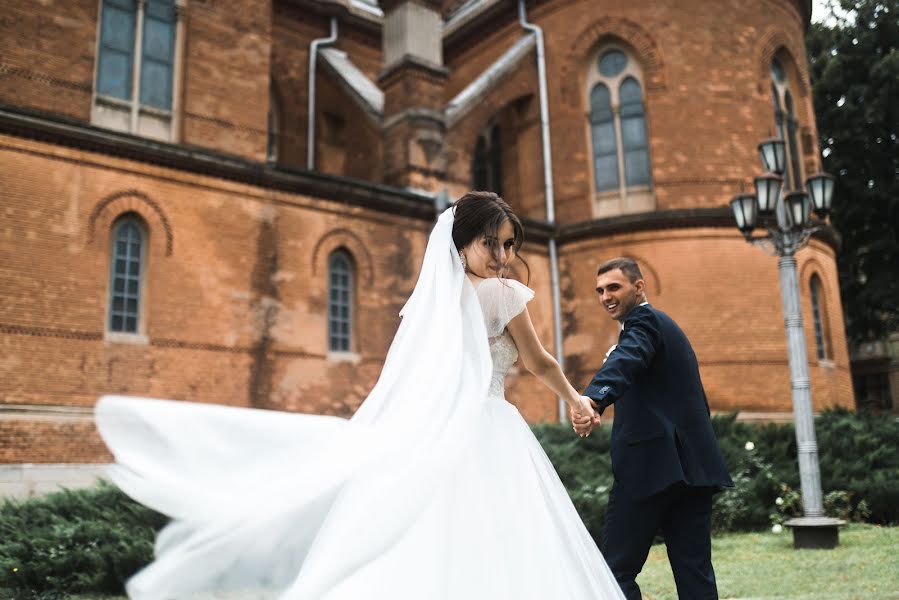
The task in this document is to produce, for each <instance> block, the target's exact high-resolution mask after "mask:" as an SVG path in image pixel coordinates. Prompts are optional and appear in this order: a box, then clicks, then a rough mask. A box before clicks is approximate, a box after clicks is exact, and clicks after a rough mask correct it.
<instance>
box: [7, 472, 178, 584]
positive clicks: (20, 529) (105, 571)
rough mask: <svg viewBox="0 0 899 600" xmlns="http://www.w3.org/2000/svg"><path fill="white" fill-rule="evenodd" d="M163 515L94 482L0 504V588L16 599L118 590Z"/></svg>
mask: <svg viewBox="0 0 899 600" xmlns="http://www.w3.org/2000/svg"><path fill="white" fill-rule="evenodd" d="M165 523H166V519H165V517H163V516H162V515H159V514H158V513H155V512H153V511H151V510H149V509H147V508H145V507H143V506H141V505H139V504H137V503H135V502H134V501H133V500H131V499H129V498H128V497H127V496H125V495H124V494H123V493H122V492H120V491H119V490H118V489H116V488H115V487H113V486H111V485H109V484H106V483H102V484H100V485H99V486H98V487H96V488H92V489H88V490H63V491H60V492H56V493H53V494H49V495H47V496H43V497H40V498H35V499H32V500H28V501H23V502H18V501H10V500H6V501H4V503H3V505H2V506H0V590H2V591H4V592H6V593H10V594H14V595H15V597H16V598H20V599H23V600H24V599H31V598H34V599H37V598H41V599H46V600H50V599H53V598H65V597H68V596H67V595H66V594H68V593H78V592H101V593H121V592H122V591H123V583H124V581H125V580H127V579H128V577H129V576H130V575H132V574H133V573H134V572H136V571H137V570H138V569H140V568H141V567H142V566H144V565H146V564H148V563H149V562H150V560H151V559H152V556H153V540H154V537H155V533H156V531H157V530H158V529H160V528H161V527H162V526H163V525H164V524H165Z"/></svg>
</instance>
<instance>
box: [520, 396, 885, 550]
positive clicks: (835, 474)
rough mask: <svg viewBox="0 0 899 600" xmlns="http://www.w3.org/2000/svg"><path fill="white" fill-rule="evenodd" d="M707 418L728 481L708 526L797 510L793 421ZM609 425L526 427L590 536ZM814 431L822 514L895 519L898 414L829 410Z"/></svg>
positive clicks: (607, 479) (601, 505)
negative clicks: (583, 433)
mask: <svg viewBox="0 0 899 600" xmlns="http://www.w3.org/2000/svg"><path fill="white" fill-rule="evenodd" d="M712 423H713V425H714V428H715V432H716V434H717V435H718V441H719V443H720V445H721V451H722V453H723V454H724V459H725V462H726V463H727V466H728V468H729V469H730V472H731V476H732V477H733V479H734V483H735V487H734V488H733V489H729V490H727V491H725V492H723V493H720V494H717V495H716V496H715V504H714V509H713V515H712V525H713V527H714V528H715V530H716V531H747V530H758V529H764V528H767V527H769V526H771V525H772V524H777V523H780V522H782V521H783V520H784V519H785V518H788V517H790V516H793V515H796V514H799V513H800V512H801V508H802V503H801V497H800V496H799V492H798V489H799V471H798V465H797V461H796V435H795V431H794V429H793V425H792V424H773V423H768V424H750V423H738V422H737V420H736V414H731V415H717V416H715V417H714V418H713V419H712ZM610 429H611V428H609V427H604V428H602V429H601V430H598V431H595V432H594V433H593V434H592V435H591V436H590V437H589V438H586V439H580V438H577V437H576V436H574V435H573V434H572V433H571V430H570V428H569V427H568V426H562V425H537V426H535V427H534V433H535V434H536V435H537V438H538V439H539V440H540V443H541V444H542V445H543V448H544V449H545V450H546V453H547V454H548V455H549V458H550V460H552V462H553V465H555V467H556V469H557V470H558V472H559V476H560V477H561V478H562V481H563V483H564V484H565V487H566V488H567V489H568V492H569V494H570V495H571V498H572V500H573V501H574V504H575V506H576V507H577V509H578V512H579V513H580V515H581V517H582V518H583V519H584V523H585V524H586V525H587V528H588V529H589V530H590V533H591V535H593V538H594V539H595V540H597V541H598V540H600V539H601V532H602V522H603V519H604V517H605V511H606V503H607V501H608V490H609V488H610V487H611V485H612V475H611V464H610V458H609V444H610V435H611V431H610ZM815 432H816V435H817V439H818V453H819V459H820V465H821V480H822V486H823V488H824V492H825V498H824V500H825V509H826V510H827V512H828V514H829V515H832V516H839V517H843V518H849V519H856V520H865V521H868V522H871V523H880V524H896V523H899V419H896V418H895V417H892V416H881V415H874V414H871V413H867V412H858V413H857V412H852V411H849V410H846V409H834V410H828V411H825V412H824V413H823V414H822V415H821V416H820V417H818V418H817V419H816V420H815ZM748 442H751V444H749V446H747V443H748ZM748 447H749V448H752V449H751V450H750V449H747V448H748ZM778 499H780V500H778Z"/></svg>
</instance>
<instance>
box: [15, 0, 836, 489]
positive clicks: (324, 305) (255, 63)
mask: <svg viewBox="0 0 899 600" xmlns="http://www.w3.org/2000/svg"><path fill="white" fill-rule="evenodd" d="M522 7H523V8H524V9H525V11H524V12H525V13H526V14H525V16H526V19H527V20H528V21H529V22H531V23H534V24H536V25H537V26H539V27H540V28H541V29H542V36H543V40H544V42H543V43H544V46H545V81H546V87H545V92H546V98H547V106H548V114H547V117H548V118H547V119H546V120H545V127H546V130H547V132H548V134H549V136H548V137H549V140H550V143H549V145H548V150H549V156H550V157H551V170H550V173H551V177H549V178H546V177H545V176H544V173H545V171H544V159H543V151H542V149H543V139H544V138H543V130H544V125H543V124H544V120H543V119H542V118H541V109H540V106H541V103H540V85H539V82H540V77H541V72H540V69H539V67H538V65H539V60H538V53H537V48H538V46H539V44H538V41H537V38H536V37H535V34H534V33H533V32H532V31H530V30H528V29H525V28H524V27H523V25H522V23H521V21H520V14H519V8H520V7H519V6H518V4H517V3H516V2H515V1H513V0H468V1H465V2H459V1H458V0H456V1H450V0H444V1H443V2H439V1H434V0H389V1H386V0H385V1H382V2H380V3H376V2H374V0H244V1H242V2H235V1H234V0H171V1H168V2H166V1H163V0H72V1H70V2H64V3H55V4H50V5H44V4H37V3H33V2H25V1H24V0H13V1H11V2H6V3H4V8H3V9H2V13H0V14H2V17H3V18H2V20H0V34H2V35H0V189H2V191H0V205H2V213H0V214H2V221H0V223H2V225H0V297H2V303H0V348H2V350H0V462H2V463H5V464H6V465H7V466H8V468H7V470H6V472H8V473H13V471H15V473H13V474H12V475H9V477H8V478H7V479H8V481H7V484H6V485H7V488H6V489H8V490H9V489H12V491H13V492H15V493H25V492H28V491H30V490H34V489H40V485H38V486H35V485H34V484H32V483H28V482H26V481H25V480H24V479H23V480H15V481H12V480H13V479H15V477H19V476H20V475H21V472H22V469H20V468H19V467H18V465H21V464H23V463H40V464H46V465H51V464H78V465H81V464H91V463H100V462H103V461H106V460H107V459H108V455H107V454H106V452H105V450H104V448H103V446H102V444H101V443H100V441H99V439H98V438H97V436H96V434H95V432H94V428H93V424H92V418H91V410H92V406H93V404H94V402H95V401H96V399H97V397H98V396H100V395H101V394H104V393H123V394H138V395H148V396H159V397H167V398H177V399H185V400H195V401H200V402H219V403H225V404H231V405H239V406H256V407H264V408H277V409H284V410H292V411H306V412H321V413H333V414H340V415H349V414H351V413H352V412H353V410H354V409H355V408H356V407H357V406H358V404H359V403H360V402H361V401H362V400H363V399H364V398H365V396H366V394H367V392H368V390H369V389H370V388H371V386H372V385H373V383H374V381H375V379H376V377H377V374H378V372H379V367H380V365H381V362H382V360H383V358H384V356H385V353H386V351H387V348H388V346H389V343H390V340H391V338H392V335H393V333H394V331H395V329H396V326H397V323H398V316H397V313H398V311H399V309H400V307H401V306H402V304H403V302H404V301H405V299H406V297H407V295H408V294H409V292H410V291H411V289H412V287H413V286H414V283H415V278H416V272H417V269H418V265H419V264H420V261H421V258H422V253H423V250H424V246H425V243H426V239H427V233H428V231H429V228H430V226H431V224H432V222H433V219H434V217H435V203H439V202H438V198H437V195H438V194H439V193H440V192H441V191H442V190H447V191H448V194H449V196H450V197H456V196H458V195H460V194H461V193H463V192H464V191H466V190H468V189H471V188H473V187H474V188H490V189H494V190H496V191H499V192H500V193H501V194H502V195H503V196H504V197H505V198H506V199H507V200H508V201H509V202H510V203H511V204H512V205H513V206H514V207H515V208H516V209H517V210H518V211H519V212H520V214H522V215H523V216H524V217H525V219H526V228H527V234H528V242H527V243H526V245H525V248H524V250H525V252H524V256H525V257H526V259H527V261H528V263H529V265H530V285H531V286H532V287H533V288H534V289H535V290H536V291H537V299H536V301H535V302H534V303H532V305H531V311H532V314H533V316H534V319H535V322H536V323H537V326H538V332H539V334H540V336H541V338H542V339H543V340H544V342H545V344H546V345H547V346H548V347H551V346H552V345H553V331H554V326H553V300H552V295H553V294H552V285H551V277H550V245H551V244H555V246H556V248H557V251H558V260H559V274H560V298H561V300H560V304H561V317H562V319H561V330H562V333H563V355H564V359H565V365H566V371H567V373H568V375H569V376H570V377H571V379H572V381H573V382H574V383H575V385H576V386H583V385H585V384H586V382H587V380H588V378H589V377H590V375H591V374H592V372H593V371H594V370H595V369H596V368H597V367H598V366H599V365H600V363H601V360H602V355H603V353H604V352H605V350H606V349H607V348H608V346H609V345H610V344H611V343H613V342H614V340H615V338H616V336H617V330H616V327H615V324H614V323H612V322H611V321H609V319H608V318H607V317H606V316H605V315H604V314H603V313H602V311H600V310H599V309H598V306H597V304H596V300H595V298H594V293H593V283H594V273H595V268H596V266H597V264H598V263H599V262H601V261H602V260H604V259H606V258H609V257H612V256H615V255H620V254H627V255H631V256H634V257H635V258H637V259H638V260H639V261H640V262H641V263H642V265H643V267H644V271H645V273H646V277H647V281H648V285H649V296H650V300H651V301H652V302H653V303H654V304H655V305H656V306H658V307H660V308H661V309H663V310H665V311H666V312H668V313H669V314H671V315H672V316H673V317H674V318H675V319H676V320H677V321H678V322H679V323H680V324H681V326H682V327H683V328H684V330H685V331H686V333H687V334H688V336H689V337H690V339H691V340H692V342H693V345H694V348H695V350H696V353H697V355H698V358H699V362H700V366H701V369H702V375H703V379H704V382H705V384H706V387H707V391H708V395H709V398H710V402H711V405H712V408H713V410H716V411H733V410H739V411H741V414H742V415H743V417H744V418H787V417H788V416H789V413H790V411H791V402H790V385H789V370H788V366H787V356H786V340H785V334H784V327H783V317H782V313H781V307H780V294H779V291H778V275H777V261H776V260H774V259H772V258H770V257H767V256H765V255H764V254H762V253H761V252H759V251H758V250H757V249H755V248H752V247H751V246H749V245H748V244H746V243H745V242H744V241H743V239H742V237H741V236H740V234H739V233H738V232H737V230H736V228H735V226H734V225H733V221H732V218H731V216H730V213H729V209H727V208H726V207H725V204H726V203H727V201H728V200H729V199H730V197H731V196H732V195H734V194H735V193H737V192H738V191H739V190H740V189H741V186H751V178H752V177H753V176H754V175H756V174H757V173H758V171H759V168H760V167H759V165H758V162H759V161H758V159H757V151H756V145H757V144H758V142H759V141H761V140H762V139H764V138H766V137H768V136H769V135H771V134H775V135H781V136H782V137H784V138H785V140H786V141H787V145H788V147H789V150H790V157H791V160H790V161H789V162H790V164H789V172H788V174H787V175H788V179H789V181H790V182H791V183H796V182H800V183H801V181H803V180H804V178H805V177H807V176H808V175H811V174H812V173H814V172H816V171H818V170H819V169H820V160H819V158H818V151H817V149H818V146H817V142H816V139H817V133H816V129H815V119H814V112H813V107H812V102H811V94H810V84H809V76H808V68H807V65H806V59H805V51H804V34H805V30H806V27H807V25H808V22H809V16H810V10H811V3H810V1H808V0H757V1H755V2H729V1H728V2H723V1H718V0H715V1H712V0H684V1H681V2H654V1H651V0H627V1H625V0H610V1H608V2H602V3H599V2H593V1H590V0H540V1H539V2H534V1H528V2H526V3H524V5H522ZM313 69H314V72H313ZM310 111H311V112H310ZM310 115H311V118H310ZM548 195H551V199H552V200H553V206H554V212H555V215H554V216H555V219H554V221H553V222H549V221H548V219H547V196H548ZM837 248H838V239H837V236H836V235H835V234H834V233H833V232H832V231H825V232H824V233H822V234H819V235H818V236H817V237H816V238H815V239H813V240H812V242H811V244H810V246H809V247H808V248H807V249H805V250H803V251H801V252H800V253H799V255H798V261H799V270H800V285H801V288H802V290H801V291H802V299H803V311H804V317H805V327H806V332H807V343H808V348H809V356H810V359H809V361H810V364H809V368H810V372H811V384H812V394H813V398H814V404H815V408H816V409H818V410H819V409H821V408H823V407H826V406H831V405H835V404H839V405H846V406H852V405H853V391H852V385H851V378H850V373H849V358H848V355H847V349H846V341H845V337H844V327H843V317H842V309H841V304H840V297H839V292H838V285H837V271H836V265H835V259H834V257H835V252H836V251H837ZM511 388H512V389H511V391H510V393H509V397H510V398H511V399H512V400H513V401H515V402H516V403H518V404H519V406H520V407H521V409H522V411H523V412H524V414H525V415H526V416H527V418H528V419H530V420H532V421H543V420H555V419H557V418H558V413H557V407H556V401H555V399H554V398H553V397H552V395H551V394H550V393H547V392H546V391H545V390H544V389H543V388H542V387H540V386H538V385H535V381H534V380H533V378H532V377H531V376H530V375H527V374H524V373H521V374H519V375H517V376H515V377H514V380H513V381H512V382H511ZM13 467H15V468H13ZM17 469H18V470H17ZM84 472H90V470H89V469H87V470H84ZM16 473H18V474H19V475H16ZM54 477H55V476H51V475H46V476H45V477H44V478H45V479H48V480H50V479H53V478H54ZM62 477H63V475H60V476H59V477H57V479H59V478H62ZM10 481H12V483H10ZM17 486H18V487H17ZM28 486H31V487H28Z"/></svg>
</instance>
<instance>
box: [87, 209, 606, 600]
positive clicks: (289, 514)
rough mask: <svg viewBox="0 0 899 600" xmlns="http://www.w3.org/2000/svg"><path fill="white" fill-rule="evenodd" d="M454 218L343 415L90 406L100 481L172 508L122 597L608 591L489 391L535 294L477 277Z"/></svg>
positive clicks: (584, 540) (528, 440)
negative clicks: (368, 380)
mask: <svg viewBox="0 0 899 600" xmlns="http://www.w3.org/2000/svg"><path fill="white" fill-rule="evenodd" d="M452 222H453V215H452V208H450V209H448V210H447V211H446V212H445V213H444V214H443V215H442V216H441V217H440V219H439V221H438V224H437V225H436V226H435V228H434V231H433V232H432V234H431V239H430V241H429V243H428V249H427V251H426V253H425V260H424V264H423V266H422V271H421V274H420V276H419V281H418V283H417V285H416V287H415V291H414V292H413V294H412V296H411V297H410V299H409V301H408V303H407V304H406V307H405V308H404V309H403V312H402V313H401V314H402V315H403V320H402V323H401V325H400V328H399V330H398V331H397V335H396V337H395V339H394V341H393V344H392V345H391V348H390V351H389V353H388V356H387V360H386V361H385V365H384V369H383V371H382V373H381V376H380V378H379V380H378V383H377V384H376V385H375V387H374V389H373V390H372V392H371V394H370V395H369V397H368V398H367V399H366V400H365V402H363V404H362V406H361V407H360V409H359V410H358V411H357V413H356V414H355V415H354V416H353V418H351V419H349V420H345V419H340V418H336V417H327V416H315V415H303V414H293V413H283V412H277V411H265V410H254V409H245V408H233V407H226V406H219V405H203V404H196V403H191V402H182V401H169V400H153V399H143V398H133V397H120V396H105V397H103V398H101V399H100V401H99V402H98V404H97V409H96V415H97V424H98V428H99V431H100V433H101V435H102V436H103V438H104V440H105V441H106V443H107V444H108V446H109V448H110V449H111V450H112V452H113V454H114V455H115V458H116V465H114V466H113V467H112V468H111V471H110V476H111V478H112V479H113V481H114V482H115V483H116V484H117V485H119V486H120V487H121V488H122V489H123V490H124V491H125V492H126V493H128V494H129V495H131V496H132V497H134V498H135V499H137V500H138V501H140V502H141V503H143V504H146V505H147V506H150V507H152V508H154V509H156V510H158V511H160V512H162V513H165V514H167V515H169V516H171V517H172V519H173V520H172V522H171V524H169V525H168V526H167V527H166V528H165V529H163V531H162V532H161V533H160V534H159V536H158V538H157V542H156V560H155V561H154V562H153V563H152V564H151V565H150V566H148V567H147V568H145V569H144V570H143V571H141V572H139V573H138V574H137V575H136V576H135V577H133V578H132V579H131V580H130V581H129V583H128V592H129V595H130V596H131V597H133V598H139V599H147V600H168V599H175V598H190V597H194V595H195V594H196V595H197V596H198V597H199V596H200V595H199V594H198V592H209V591H215V592H232V594H229V595H227V597H228V598H232V597H233V598H283V599H290V600H300V599H303V600H313V599H314V600H367V599H372V600H379V599H383V600H413V599H414V600H441V599H446V600H502V599H509V600H513V599H514V600H564V599H577V600H598V599H606V598H615V599H619V598H623V596H622V594H621V591H620V590H619V588H618V585H617V583H616V582H615V579H614V577H613V576H612V574H611V572H610V571H609V569H608V567H607V566H606V563H605V561H604V560H603V558H602V556H601V554H600V552H599V551H598V550H597V548H596V545H595V544H594V542H593V540H592V539H591V538H590V536H589V534H588V533H587V530H586V528H585V527H584V525H583V524H582V522H581V520H580V518H579V517H578V514H577V512H576V511H575V509H574V506H573V505H572V503H571V500H570V499H569V497H568V495H567V493H566V491H565V489H564V487H563V486H562V483H561V482H560V481H559V478H558V476H557V475H556V472H555V471H554V469H553V467H552V465H551V464H550V462H549V460H548V459H547V457H546V455H545V454H544V452H543V450H542V448H541V447H540V445H539V443H538V442H537V440H536V438H535V437H534V435H533V434H532V433H531V431H530V428H529V427H528V425H527V423H526V422H525V421H524V419H523V418H522V417H521V415H520V414H519V412H518V410H517V409H516V408H515V407H514V406H512V405H511V404H509V403H508V402H506V400H505V398H504V391H503V382H504V379H505V376H506V373H507V372H508V371H509V369H510V368H511V366H512V364H513V363H514V362H515V360H516V359H517V357H518V351H517V348H516V347H515V343H514V341H513V340H512V337H511V335H510V334H509V332H508V330H507V329H506V324H507V323H508V322H509V320H510V319H512V318H513V317H514V316H516V315H517V314H519V313H520V312H521V311H522V310H523V309H524V307H525V304H526V303H527V302H528V301H529V300H530V299H531V298H532V297H533V292H532V291H531V290H530V289H529V288H527V287H526V286H524V285H522V284H520V283H518V282H516V281H512V280H500V279H488V280H485V281H483V282H481V283H480V284H479V285H478V286H477V288H475V287H474V286H473V285H472V284H471V283H470V282H469V281H468V279H467V277H466V276H465V274H464V271H463V270H462V266H461V263H460V262H459V258H458V255H457V254H456V252H455V249H454V247H453V244H452V237H451V233H452ZM203 597H208V596H203Z"/></svg>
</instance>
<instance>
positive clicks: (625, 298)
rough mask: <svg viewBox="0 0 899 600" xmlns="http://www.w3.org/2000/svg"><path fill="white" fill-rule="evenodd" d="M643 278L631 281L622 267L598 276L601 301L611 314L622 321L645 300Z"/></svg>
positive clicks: (597, 284) (597, 283) (597, 281)
mask: <svg viewBox="0 0 899 600" xmlns="http://www.w3.org/2000/svg"><path fill="white" fill-rule="evenodd" d="M643 287H644V283H643V280H642V279H637V280H636V281H631V280H630V279H629V278H628V277H627V275H625V274H624V273H623V272H622V271H621V269H613V270H611V271H608V272H606V273H602V274H600V275H597V277H596V293H597V294H598V295H599V302H600V304H602V306H603V308H605V309H606V311H607V312H608V313H609V316H610V317H612V318H613V319H615V320H616V321H620V320H621V319H623V318H624V317H625V316H626V315H627V313H629V312H630V311H631V309H632V308H633V307H635V306H636V305H637V304H639V303H640V302H643V301H645V299H646V298H645V296H644V293H643Z"/></svg>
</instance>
